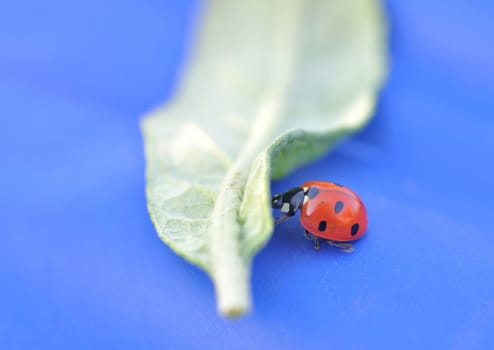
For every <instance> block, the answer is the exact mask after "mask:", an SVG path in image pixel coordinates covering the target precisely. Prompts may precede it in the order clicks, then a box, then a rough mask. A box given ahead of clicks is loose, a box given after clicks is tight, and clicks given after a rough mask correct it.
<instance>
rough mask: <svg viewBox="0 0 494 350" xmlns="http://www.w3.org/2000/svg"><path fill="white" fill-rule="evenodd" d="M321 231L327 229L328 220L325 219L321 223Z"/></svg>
mask: <svg viewBox="0 0 494 350" xmlns="http://www.w3.org/2000/svg"><path fill="white" fill-rule="evenodd" d="M319 231H321V232H322V231H326V221H324V220H323V221H321V222H320V223H319Z"/></svg>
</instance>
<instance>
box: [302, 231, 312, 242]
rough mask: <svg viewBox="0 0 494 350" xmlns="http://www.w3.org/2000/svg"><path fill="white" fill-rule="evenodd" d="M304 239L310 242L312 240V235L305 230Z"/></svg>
mask: <svg viewBox="0 0 494 350" xmlns="http://www.w3.org/2000/svg"><path fill="white" fill-rule="evenodd" d="M304 237H305V238H307V239H310V240H311V241H312V240H313V239H314V235H313V234H312V233H310V232H309V231H307V230H305V234H304Z"/></svg>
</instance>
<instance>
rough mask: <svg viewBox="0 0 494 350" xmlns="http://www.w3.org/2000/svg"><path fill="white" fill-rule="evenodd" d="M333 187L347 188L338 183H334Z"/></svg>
mask: <svg viewBox="0 0 494 350" xmlns="http://www.w3.org/2000/svg"><path fill="white" fill-rule="evenodd" d="M333 185H336V186H338V187H345V186H343V185H340V184H339V183H336V182H333Z"/></svg>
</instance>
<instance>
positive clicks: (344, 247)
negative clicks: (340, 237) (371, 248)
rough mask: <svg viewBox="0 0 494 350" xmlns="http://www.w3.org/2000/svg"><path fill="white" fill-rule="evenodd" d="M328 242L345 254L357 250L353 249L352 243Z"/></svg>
mask: <svg viewBox="0 0 494 350" xmlns="http://www.w3.org/2000/svg"><path fill="white" fill-rule="evenodd" d="M326 242H327V243H328V244H329V245H330V246H333V247H337V248H340V249H341V250H343V251H344V252H345V253H351V252H353V250H354V249H355V248H353V245H351V244H350V243H342V242H336V241H331V240H327V241H326Z"/></svg>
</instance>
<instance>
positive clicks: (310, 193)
mask: <svg viewBox="0 0 494 350" xmlns="http://www.w3.org/2000/svg"><path fill="white" fill-rule="evenodd" d="M318 194H319V189H318V188H317V187H314V186H311V187H309V189H308V190H307V197H309V198H310V199H312V198H314V197H316V196H317V195H318Z"/></svg>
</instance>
